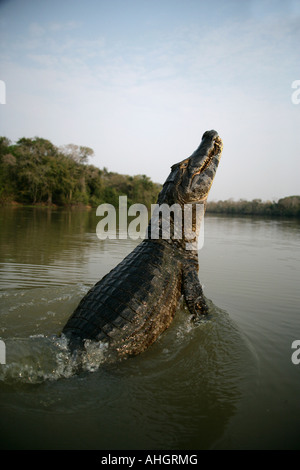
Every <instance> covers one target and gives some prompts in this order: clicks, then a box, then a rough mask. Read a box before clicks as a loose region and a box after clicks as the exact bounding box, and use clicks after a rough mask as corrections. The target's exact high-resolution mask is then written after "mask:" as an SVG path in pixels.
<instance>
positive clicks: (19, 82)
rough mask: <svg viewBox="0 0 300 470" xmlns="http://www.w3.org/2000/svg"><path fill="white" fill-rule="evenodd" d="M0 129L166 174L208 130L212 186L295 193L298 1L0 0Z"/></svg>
mask: <svg viewBox="0 0 300 470" xmlns="http://www.w3.org/2000/svg"><path fill="white" fill-rule="evenodd" d="M0 44H1V46H0V54H1V55H0V59H1V60H0V79H1V80H4V81H5V83H6V104H5V105H3V104H1V105H0V134H1V135H5V136H7V137H9V138H10V139H11V140H12V141H15V140H17V139H18V138H20V137H23V136H25V137H34V136H39V137H44V138H47V139H49V140H51V141H52V142H53V143H54V144H55V145H57V146H60V145H64V144H68V143H75V144H78V145H86V146H89V147H92V148H93V149H94V151H95V156H94V158H93V159H92V160H91V161H90V163H92V164H94V165H96V166H99V167H100V168H102V167H103V166H106V167H107V168H108V169H109V170H111V171H117V172H119V173H126V174H131V175H134V174H146V175H148V176H150V177H151V178H152V179H153V180H154V181H157V182H161V183H162V182H163V181H164V180H165V179H166V177H167V175H168V173H169V168H170V166H171V165H172V164H173V163H175V162H177V161H179V160H181V159H183V158H185V157H187V156H189V155H190V154H191V153H192V152H193V151H194V150H195V148H196V147H197V146H198V144H199V142H200V140H201V136H202V134H203V132H204V131H205V130H208V129H212V128H214V129H216V130H217V131H218V132H219V134H220V136H221V137H222V138H223V141H224V152H223V157H222V160H221V163H220V167H219V170H218V173H217V176H216V179H215V182H214V185H213V188H212V190H211V194H210V199H211V200H218V199H228V198H230V197H233V198H235V199H239V198H246V199H253V198H255V197H258V198H262V199H263V200H267V199H277V198H280V197H283V196H287V195H293V194H300V183H299V175H300V163H299V161H300V152H299V148H300V104H299V105H296V104H293V103H292V100H291V96H292V93H293V91H294V90H293V89H292V82H293V81H295V80H300V48H299V44H300V0H291V1H288V0H286V1H284V0H278V1H276V0H257V1H256V0H253V1H252V0H244V1H240V0H238V1H237V0H227V1H226V0H211V1H201V0H148V1H146V0H98V1H95V0H94V1H93V0H86V1H84V2H83V1H77V0H72V1H71V0H59V1H57V0H50V1H49V0H26V1H24V0H2V1H1V0H0Z"/></svg>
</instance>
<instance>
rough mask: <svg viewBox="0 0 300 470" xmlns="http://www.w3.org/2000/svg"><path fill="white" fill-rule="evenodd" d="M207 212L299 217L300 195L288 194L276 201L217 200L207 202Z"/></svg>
mask: <svg viewBox="0 0 300 470" xmlns="http://www.w3.org/2000/svg"><path fill="white" fill-rule="evenodd" d="M207 212H208V213H214V214H231V215H271V216H285V217H300V196H289V197H285V198H283V199H279V201H278V202H274V201H272V202H271V201H266V202H263V201H262V200H261V199H254V200H253V201H245V200H243V199H240V200H239V201H233V200H231V199H230V200H229V201H218V202H209V203H208V204H207Z"/></svg>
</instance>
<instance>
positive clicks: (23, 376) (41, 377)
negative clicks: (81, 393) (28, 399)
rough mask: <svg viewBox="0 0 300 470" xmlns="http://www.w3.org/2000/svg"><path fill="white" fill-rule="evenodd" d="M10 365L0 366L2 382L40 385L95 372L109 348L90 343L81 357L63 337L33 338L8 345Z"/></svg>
mask: <svg viewBox="0 0 300 470" xmlns="http://www.w3.org/2000/svg"><path fill="white" fill-rule="evenodd" d="M5 345H6V352H7V363H6V364H5V365H1V366H0V382H5V383H26V384H40V383H43V382H46V381H56V380H59V379H64V378H65V379H66V378H70V377H72V376H74V375H76V374H78V372H85V371H86V372H95V371H96V370H98V369H99V367H100V366H101V364H103V363H104V362H105V352H106V349H107V346H106V344H103V343H101V342H99V343H96V342H86V344H85V350H84V351H83V352H82V353H81V354H77V355H76V354H71V352H70V350H69V348H68V343H67V339H66V338H65V337H64V336H63V335H62V336H55V335H52V336H51V337H46V336H44V335H32V336H30V337H28V338H14V339H8V340H6V341H5Z"/></svg>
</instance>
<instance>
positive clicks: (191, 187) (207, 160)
mask: <svg viewBox="0 0 300 470" xmlns="http://www.w3.org/2000/svg"><path fill="white" fill-rule="evenodd" d="M222 150H223V142H222V139H221V137H220V136H219V134H218V132H217V131H215V130H210V131H206V132H204V134H203V136H202V140H201V143H200V145H199V147H198V148H197V150H196V151H195V152H194V153H193V154H192V155H191V156H190V157H189V159H187V160H185V161H184V162H183V163H185V168H186V170H185V171H186V173H185V174H183V181H182V187H183V188H185V190H183V191H182V195H181V198H182V199H183V200H184V201H185V202H187V201H195V202H196V201H199V200H203V199H206V197H207V195H208V192H209V190H210V188H211V185H212V182H213V180H214V177H215V174H216V171H217V168H218V165H219V161H220V157H221V153H222ZM181 168H183V169H184V166H183V165H182V166H181Z"/></svg>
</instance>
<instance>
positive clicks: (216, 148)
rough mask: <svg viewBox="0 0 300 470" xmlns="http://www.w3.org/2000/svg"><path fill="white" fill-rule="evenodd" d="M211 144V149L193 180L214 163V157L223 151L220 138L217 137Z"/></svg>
mask: <svg viewBox="0 0 300 470" xmlns="http://www.w3.org/2000/svg"><path fill="white" fill-rule="evenodd" d="M212 142H213V145H212V148H210V149H209V150H208V153H207V155H206V156H205V158H204V160H203V162H202V163H201V165H200V168H199V170H198V171H196V172H195V173H194V174H193V176H192V178H194V176H196V175H199V174H200V173H203V172H204V171H205V170H206V169H207V168H208V167H209V166H210V165H211V164H212V163H214V157H215V156H218V155H219V156H221V153H222V150H223V142H222V139H221V137H219V136H218V135H217V136H216V137H215V138H214V139H213V141H212Z"/></svg>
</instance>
